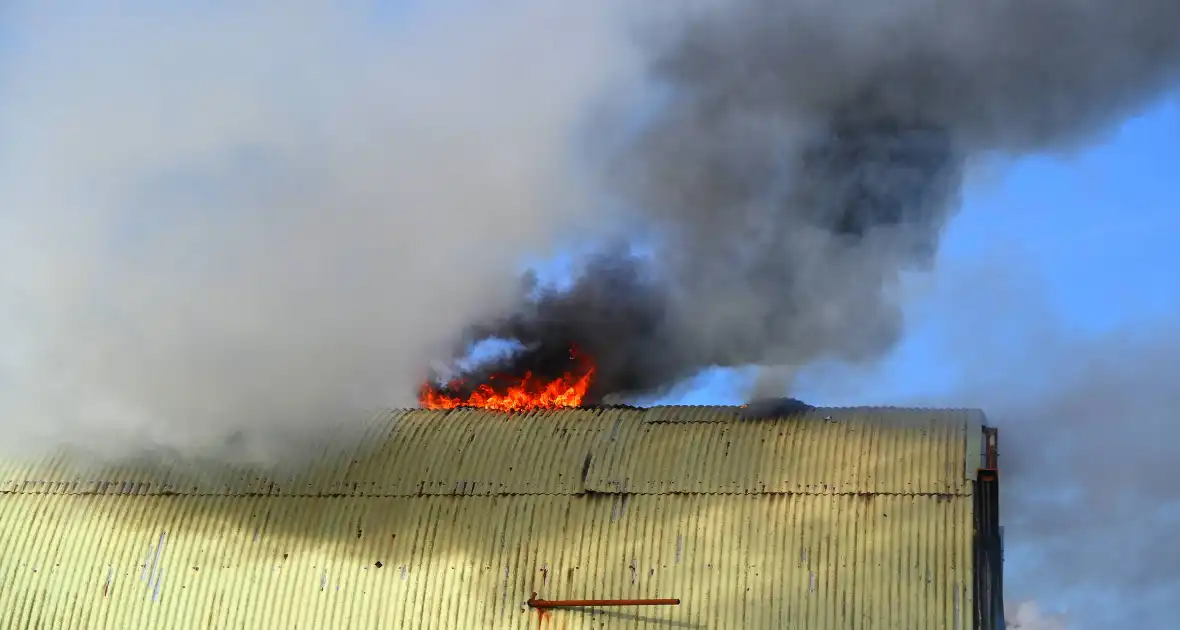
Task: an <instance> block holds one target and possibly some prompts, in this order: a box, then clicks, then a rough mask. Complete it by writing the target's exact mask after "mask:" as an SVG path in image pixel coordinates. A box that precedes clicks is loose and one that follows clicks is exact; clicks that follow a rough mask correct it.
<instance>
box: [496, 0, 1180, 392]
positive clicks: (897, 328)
mask: <svg viewBox="0 0 1180 630" xmlns="http://www.w3.org/2000/svg"><path fill="white" fill-rule="evenodd" d="M692 7H693V8H692V10H690V11H686V12H684V13H683V14H680V15H679V16H677V17H676V18H675V19H668V16H667V15H664V16H663V18H664V21H661V22H660V23H659V24H658V26H657V27H655V28H652V29H650V30H647V31H643V32H644V33H645V36H646V38H645V39H644V43H645V44H646V45H647V48H646V50H647V52H648V54H649V65H648V70H649V78H650V86H651V87H652V88H653V90H655V92H656V93H657V95H658V97H659V105H658V107H656V108H655V111H654V113H653V114H651V116H650V117H649V120H648V121H647V124H646V126H645V127H644V128H643V130H642V131H641V132H640V133H638V134H637V136H636V137H635V138H634V139H633V140H632V141H631V142H629V143H627V144H626V145H625V146H624V148H623V149H622V150H621V151H619V152H618V154H617V155H616V156H615V158H616V159H615V160H613V161H612V162H610V164H609V168H608V169H607V172H608V178H607V179H608V182H609V185H610V186H611V189H612V190H613V191H614V192H616V193H617V194H618V195H619V196H620V198H621V199H623V200H624V202H625V203H626V204H627V206H628V207H629V208H630V210H631V212H632V213H633V219H634V223H635V224H636V225H642V226H643V228H644V230H645V232H644V233H645V234H649V235H654V236H653V237H652V241H653V242H654V252H655V253H654V256H652V257H648V258H643V259H634V258H631V259H629V258H626V257H616V256H613V255H610V254H607V255H606V256H604V257H603V258H602V259H599V260H595V261H594V263H593V264H592V265H590V266H588V267H587V269H586V272H585V273H584V274H582V275H581V278H580V280H579V281H578V283H577V284H576V285H575V287H574V288H573V289H572V290H571V291H569V292H568V293H565V294H560V293H548V294H546V295H545V296H544V297H543V299H542V300H541V302H540V304H539V305H531V304H530V305H526V306H523V307H522V308H521V310H520V315H519V316H518V317H517V318H516V319H514V320H513V321H512V323H511V325H509V326H507V328H506V329H505V330H498V331H497V330H495V327H492V329H491V330H493V331H495V332H498V333H504V334H507V335H517V336H520V337H522V338H525V339H528V340H530V342H531V343H530V344H529V345H528V346H527V347H526V350H525V351H523V352H521V353H518V354H517V355H516V358H515V361H507V362H503V363H501V364H500V365H498V366H496V367H497V368H501V369H506V370H508V371H510V372H516V373H521V372H523V371H525V370H533V371H534V372H542V373H544V372H558V371H560V370H562V369H568V365H569V364H568V360H562V359H561V358H560V357H563V356H565V353H566V350H567V348H566V346H567V345H568V344H570V343H572V342H576V343H579V344H581V345H584V346H585V345H588V346H592V347H590V348H587V350H588V351H590V353H591V354H594V355H595V358H596V359H597V360H598V361H599V362H601V363H602V364H603V366H604V367H602V368H600V369H599V371H598V373H597V375H596V379H597V384H596V388H597V395H599V396H602V395H606V394H608V393H629V394H649V393H653V392H658V391H659V390H661V389H662V388H666V387H668V386H670V385H672V384H674V383H675V382H676V381H677V380H680V379H682V378H683V377H685V376H686V375H691V374H693V373H696V372H698V371H699V370H701V369H702V368H705V367H708V366H713V365H720V366H737V365H750V364H762V365H774V366H786V369H787V370H788V371H789V368H791V367H796V366H801V365H806V364H808V363H810V362H813V361H816V360H821V359H823V360H827V359H835V360H845V361H866V360H871V359H873V358H876V357H879V356H881V355H882V354H883V353H884V352H885V351H887V350H888V349H889V348H891V347H892V346H893V345H894V344H895V343H896V341H897V340H898V338H899V336H900V335H901V332H902V328H903V322H902V317H901V310H900V306H899V303H898V299H897V297H896V288H897V278H898V274H899V273H900V272H902V271H903V270H906V269H910V268H924V267H926V266H927V265H929V263H930V262H931V260H932V254H933V252H934V251H936V249H937V246H938V240H939V235H940V233H941V231H942V228H943V226H944V225H945V224H946V222H947V220H948V219H949V218H950V217H951V216H952V215H953V214H954V211H955V209H956V207H957V202H958V194H959V187H960V183H961V179H962V174H963V169H964V166H965V164H966V163H967V161H969V160H971V159H972V158H975V157H978V156H982V155H993V154H1021V153H1025V152H1029V151H1057V150H1070V149H1073V148H1076V147H1079V146H1084V145H1085V144H1086V143H1088V142H1090V141H1092V140H1094V139H1096V138H1098V137H1100V136H1101V134H1103V133H1105V132H1106V131H1107V130H1108V129H1109V128H1110V127H1111V126H1112V125H1114V124H1116V123H1117V122H1119V121H1121V120H1122V119H1123V118H1124V117H1125V116H1127V115H1129V114H1132V113H1134V112H1136V111H1137V110H1138V109H1139V108H1142V107H1143V106H1144V105H1145V103H1147V102H1148V101H1149V100H1150V99H1151V98H1152V97H1154V96H1156V95H1158V94H1159V93H1160V92H1161V90H1163V89H1165V88H1167V87H1168V86H1172V85H1175V82H1176V80H1177V77H1178V70H1180V4H1178V3H1176V2H1173V1H1172V0H1129V1H1126V2H1118V3H1114V2H1106V1H1105V0H1101V1H1100V0H1041V1H1039V2H1033V3H1030V2H1017V1H1001V2H983V1H972V2H945V1H943V0H904V1H902V2H889V3H880V2H869V1H868V0H865V1H855V2H818V1H812V0H790V1H785V2H784V1H778V0H740V1H738V2H726V3H698V4H694V5H692ZM628 275H633V276H635V277H636V278H643V280H642V281H639V280H633V279H630V278H628ZM562 314H564V315H562ZM599 341H601V343H599ZM554 345H556V346H557V347H553V346H554ZM633 366H642V370H641V371H642V376H641V377H637V376H636V374H635V372H636V370H635V369H634V367H633ZM592 398H593V397H592Z"/></svg>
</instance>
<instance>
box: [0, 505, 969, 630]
mask: <svg viewBox="0 0 1180 630" xmlns="http://www.w3.org/2000/svg"><path fill="white" fill-rule="evenodd" d="M0 500H2V501H3V507H2V508H0V559H2V562H0V626H2V627H4V628H20V629H24V628H37V627H41V628H78V629H83V628H85V629H90V628H95V629H100V628H170V629H172V628H175V629H184V628H308V629H318V628H366V629H367V628H406V629H408V630H452V629H456V628H458V629H473V630H478V629H482V628H530V629H535V628H538V627H541V628H554V629H557V628H560V629H562V630H574V629H580V628H585V629H589V628H612V627H615V628H636V627H640V628H643V627H651V628H656V627H661V628H669V627H677V628H713V629H735V630H737V629H741V630H750V629H759V628H775V629H778V628H806V629H808V630H812V629H825V628H832V629H845V628H864V629H877V628H897V629H903V628H904V629H906V630H915V629H918V630H921V629H934V628H938V629H940V630H941V629H947V630H955V629H961V630H966V629H967V628H969V627H970V615H969V611H970V610H971V607H972V603H971V592H970V584H971V555H970V554H971V529H972V528H971V498H970V497H960V496H954V497H942V498H940V497H936V496H903V495H878V496H874V495H865V496H857V495H692V494H685V495H630V496H627V495H623V496H607V495H581V496H578V495H527V496H520V495H518V496H499V497H495V496H455V497H445V496H425V497H419V498H412V497H397V498H384V497H342V498H325V497H280V496H259V497H241V496H238V497H224V496H174V497H162V496H109V495H108V496H101V495H89V496H87V495H51V494H9V495H6V496H4V497H2V498H0ZM534 591H535V592H536V593H537V594H538V596H539V597H542V598H547V599H563V598H639V597H678V598H680V599H681V600H682V601H683V603H682V605H681V606H679V607H670V608H622V609H612V610H609V611H578V610H555V611H551V612H549V613H548V616H547V618H545V619H541V618H540V616H539V614H538V613H537V612H536V611H530V610H527V609H526V608H525V607H524V606H523V602H524V601H525V600H527V599H528V597H529V595H530V593H532V592H534Z"/></svg>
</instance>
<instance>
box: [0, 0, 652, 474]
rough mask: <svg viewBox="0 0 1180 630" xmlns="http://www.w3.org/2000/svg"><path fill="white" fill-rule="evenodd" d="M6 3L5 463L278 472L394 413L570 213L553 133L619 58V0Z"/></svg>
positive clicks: (571, 220) (501, 299)
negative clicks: (113, 461)
mask: <svg viewBox="0 0 1180 630" xmlns="http://www.w3.org/2000/svg"><path fill="white" fill-rule="evenodd" d="M0 6H2V7H3V9H2V10H3V16H4V19H3V23H2V26H3V28H4V33H3V36H2V38H0V138H3V141H2V142H0V325H2V326H3V330H4V332H5V335H6V343H5V347H4V351H3V352H2V353H0V433H3V435H4V438H3V439H2V440H0V443H2V444H0V450H4V451H9V452H15V453H16V454H20V455H37V454H39V453H42V452H44V451H45V450H48V449H52V448H55V447H58V446H61V445H63V444H64V445H77V446H80V447H85V448H92V449H96V450H97V451H99V452H100V454H103V455H124V454H128V453H136V452H139V451H140V450H142V449H145V448H157V447H159V448H164V449H168V450H174V451H177V452H179V453H180V454H183V455H204V454H208V455H210V456H214V457H219V458H232V459H239V458H247V459H251V460H263V461H269V460H271V459H273V458H275V457H279V456H282V455H283V454H284V453H286V452H287V451H288V449H289V448H295V447H296V446H297V445H298V444H301V443H304V442H306V443H312V444H314V443H315V442H316V440H318V439H319V438H322V437H323V436H324V435H325V434H332V435H337V434H338V425H348V424H349V423H351V424H353V425H356V424H357V421H362V422H363V421H364V420H367V419H368V417H369V415H370V414H371V413H372V412H373V410H376V409H380V408H384V407H388V406H391V405H393V406H412V405H414V404H415V402H416V398H415V394H416V391H417V386H418V384H419V383H420V381H421V379H422V377H423V366H425V365H427V364H428V363H429V362H430V360H431V359H432V358H434V357H436V356H446V355H447V354H448V352H449V348H450V345H451V343H452V340H453V336H454V334H455V331H456V330H461V329H462V328H463V327H464V326H466V325H467V324H469V323H470V322H472V321H475V320H478V319H480V318H483V317H486V316H488V315H491V314H495V313H497V312H500V311H501V310H505V309H507V308H508V307H510V306H512V304H513V299H514V297H515V295H516V291H517V290H518V289H517V282H516V275H517V273H519V269H520V266H521V264H522V262H523V259H524V256H525V255H529V256H547V255H552V253H553V252H554V247H555V246H557V244H559V243H560V242H561V240H562V239H563V238H564V237H567V236H568V235H570V234H572V233H574V230H575V227H576V226H577V225H578V224H579V223H580V222H583V221H582V220H583V219H587V218H589V217H590V216H591V215H589V214H587V213H586V211H587V210H588V209H589V208H590V206H589V204H588V200H589V199H591V196H590V194H589V192H588V189H587V188H586V187H585V185H584V184H585V182H584V181H582V180H581V179H580V178H579V176H578V171H577V169H576V168H575V167H576V165H577V162H578V158H577V155H576V154H575V153H574V151H573V150H572V149H573V147H572V146H571V143H570V138H571V136H572V130H574V129H576V128H577V127H578V125H579V120H581V119H583V118H584V117H585V116H586V115H587V113H588V111H589V110H590V108H591V106H592V105H593V104H594V103H595V102H596V99H597V98H598V97H599V96H600V95H601V94H603V93H606V92H609V91H610V90H612V89H614V88H613V86H614V85H616V83H618V82H626V81H627V80H628V77H629V76H631V75H630V74H629V73H630V72H631V70H632V68H634V67H635V66H634V64H633V62H632V61H631V56H632V54H633V50H631V49H630V48H629V47H628V46H627V44H626V41H625V40H624V38H623V37H622V33H623V31H622V29H621V28H620V27H619V20H618V17H619V15H621V14H620V12H619V11H618V7H617V6H616V5H615V4H613V3H611V2H594V3H576V4H575V5H570V6H566V5H564V4H563V5H561V6H557V5H555V4H553V3H550V2H544V1H534V0H510V1H509V2H507V3H497V4H496V6H495V7H494V8H493V7H490V6H487V7H485V6H483V5H478V4H477V5H467V6H460V5H455V4H454V3H451V4H447V3H439V4H438V5H437V6H436V5H435V4H434V3H431V4H430V6H427V7H417V8H414V7H410V8H406V9H404V10H401V11H400V12H399V13H398V14H397V15H382V12H387V13H393V12H394V11H395V10H396V9H395V8H389V7H384V8H383V7H381V6H378V5H370V4H368V3H352V2H344V3H339V2H325V1H320V0H288V1H284V2H274V1H271V0H247V1H244V2H231V3H180V4H175V3H157V2H148V1H146V0H132V1H130V2H126V1H120V2H109V1H108V2H101V1H96V2H88V3H84V6H80V5H78V4H76V3H73V4H70V5H69V6H66V5H64V4H62V3H54V2H41V1H39V0H38V1H32V0H29V1H27V2H26V1H19V0H18V1H15V2H14V1H12V0H5V1H4V2H0ZM558 32H560V33H563V35H562V36H561V39H560V45H559V46H553V39H552V33H558ZM543 48H549V50H548V52H547V53H546V54H545V55H538V54H537V51H538V50H540V49H543Z"/></svg>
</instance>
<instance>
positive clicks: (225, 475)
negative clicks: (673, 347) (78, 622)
mask: <svg viewBox="0 0 1180 630" xmlns="http://www.w3.org/2000/svg"><path fill="white" fill-rule="evenodd" d="M968 420H969V412H957V411H943V410H895V409H827V410H825V409H820V410H816V411H814V412H812V413H809V414H806V415H803V416H796V417H792V418H787V419H774V420H748V419H742V418H741V417H739V414H738V411H737V410H736V409H734V408H730V407H659V408H653V409H628V408H615V409H611V408H607V409H601V410H595V409H575V410H566V411H558V412H545V413H534V414H520V415H506V414H500V413H490V412H482V411H476V410H455V411H450V412H430V411H395V412H390V413H389V414H387V415H384V416H382V417H380V418H378V419H376V420H375V421H374V422H372V423H371V426H369V427H368V430H367V433H368V437H367V439H365V440H362V441H361V442H360V444H359V445H353V446H352V447H342V448H336V449H333V450H331V451H326V452H325V453H324V454H323V456H322V457H321V458H320V460H319V461H318V462H317V463H316V464H315V466H313V467H312V468H310V469H309V470H306V471H303V472H300V473H299V474H295V475H290V476H281V477H276V476H274V475H268V474H264V473H260V472H258V471H255V470H249V469H225V468H220V467H219V468H216V469H213V470H212V471H210V470H208V469H200V468H197V467H190V468H187V469H177V468H168V469H165V468H160V467H153V466H146V465H139V466H134V465H127V466H124V467H120V468H110V469H100V470H95V469H79V468H77V467H75V466H71V465H70V464H69V463H68V462H66V461H64V460H57V461H54V462H51V463H50V464H38V465H34V466H28V465H24V466H14V465H7V466H4V465H0V492H20V493H30V492H31V493H66V494H71V493H97V494H118V495H124V494H135V495H159V494H176V493H181V494H203V495H244V494H262V495H270V496H300V495H342V496H367V495H379V496H418V495H433V494H439V495H456V494H459V495H495V494H563V493H570V492H580V491H582V490H583V489H587V488H588V489H591V490H597V491H626V492H633V493H645V492H654V493H663V492H724V493H752V492H753V493H756V492H811V493H857V492H877V493H943V494H962V493H964V492H967V491H968V490H969V485H968V481H967V479H966V476H965V475H964V474H963V471H964V469H965V463H966V460H965V457H966V455H965V453H966V446H965V445H966V437H965V435H966V430H965V427H966V426H967V422H968Z"/></svg>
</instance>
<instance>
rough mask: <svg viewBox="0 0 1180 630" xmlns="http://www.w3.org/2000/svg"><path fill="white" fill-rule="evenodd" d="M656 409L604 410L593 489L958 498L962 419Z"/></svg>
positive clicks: (888, 413) (962, 480) (894, 413)
mask: <svg viewBox="0 0 1180 630" xmlns="http://www.w3.org/2000/svg"><path fill="white" fill-rule="evenodd" d="M694 411H696V410H691V409H690V410H685V409H682V408H665V409H661V410H658V411H654V410H653V412H649V414H648V415H646V416H644V420H645V421H643V422H635V421H633V417H634V415H633V412H628V411H621V412H618V411H617V412H613V413H612V412H608V413H607V414H606V415H607V416H608V417H609V416H613V417H615V418H617V419H618V421H619V427H620V428H619V430H617V431H615V432H614V434H612V435H611V436H610V439H609V440H606V441H605V448H603V449H600V450H599V451H597V452H596V453H595V457H594V464H593V466H591V468H590V475H589V477H588V479H587V487H589V488H590V489H593V490H597V491H601V492H634V493H646V492H654V493H663V492H728V493H750V492H806V493H818V494H826V493H862V492H873V493H902V494H904V493H936V494H964V493H968V492H970V482H969V481H968V480H967V479H966V476H965V475H964V473H963V471H964V465H965V457H966V452H967V451H966V418H965V417H961V416H960V415H959V414H956V413H955V412H946V411H938V412H931V411H925V410H889V409H886V410H878V409H848V410H844V409H841V410H822V409H821V410H817V411H816V412H813V413H811V414H808V415H805V416H800V417H796V418H788V419H772V420H741V419H738V418H737V416H736V412H735V411H733V410H732V409H729V410H725V411H724V412H719V411H716V410H714V411H712V413H711V414H702V413H699V412H697V413H693V412H694Z"/></svg>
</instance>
